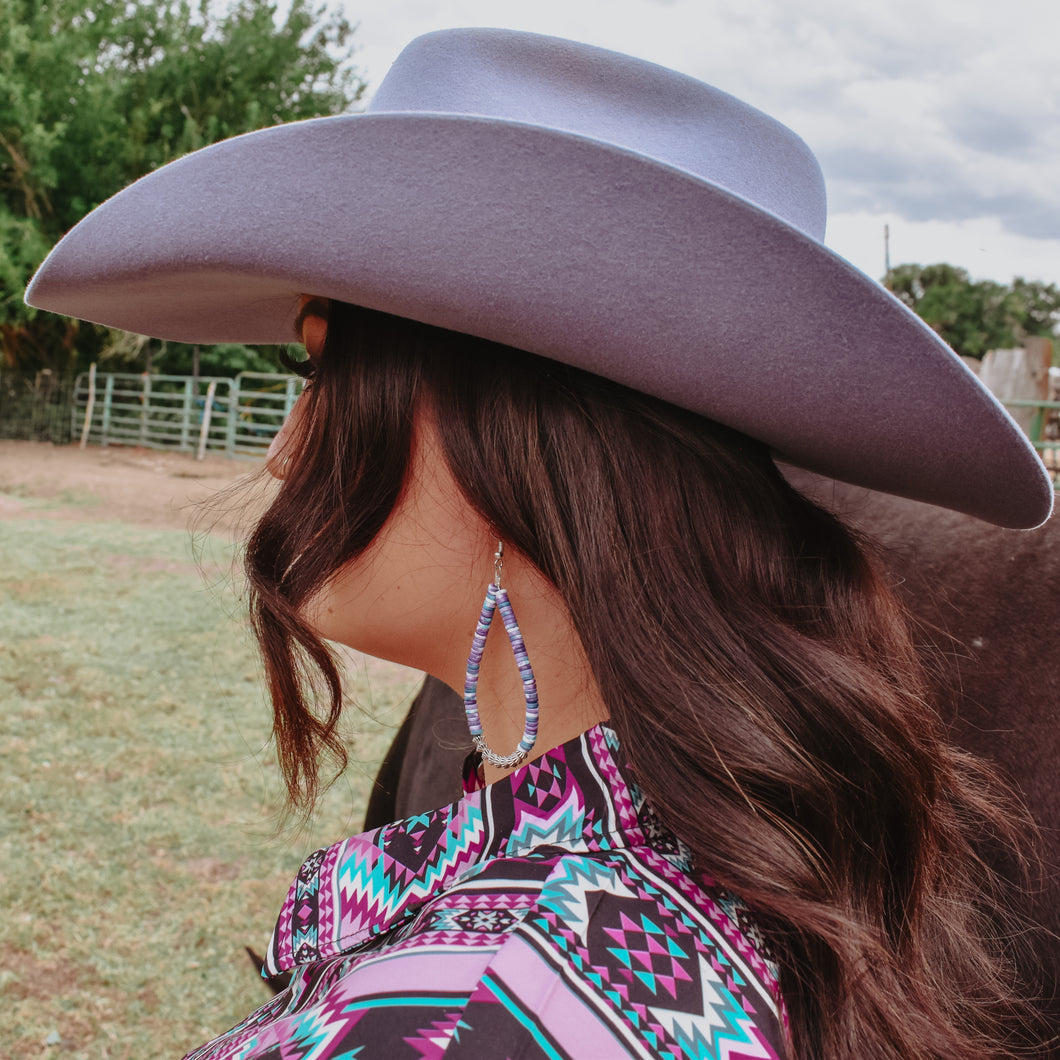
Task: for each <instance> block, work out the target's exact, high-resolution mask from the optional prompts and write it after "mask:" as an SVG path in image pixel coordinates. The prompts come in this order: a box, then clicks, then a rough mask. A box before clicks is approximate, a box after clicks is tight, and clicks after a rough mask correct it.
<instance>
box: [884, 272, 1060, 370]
mask: <svg viewBox="0 0 1060 1060" xmlns="http://www.w3.org/2000/svg"><path fill="white" fill-rule="evenodd" d="M884 283H885V285H886V286H887V287H888V289H889V290H890V291H892V292H893V293H894V294H895V295H896V296H897V297H898V298H900V299H901V300H902V301H903V302H904V303H905V304H906V305H907V306H909V308H910V309H912V310H913V312H915V313H916V314H917V315H918V316H919V317H920V318H921V319H922V320H924V321H925V323H927V324H928V325H930V326H931V327H932V328H933V329H934V330H935V331H937V332H938V333H939V335H941V336H942V338H943V339H945V340H946V342H948V343H949V344H950V345H951V346H952V347H953V348H954V349H955V350H956V351H957V352H958V353H962V354H965V355H967V356H970V357H982V356H983V354H984V353H986V352H987V351H988V350H996V349H1003V348H1006V347H1010V346H1018V345H1019V344H1020V342H1022V341H1023V339H1024V338H1025V337H1026V336H1028V335H1046V336H1053V337H1055V336H1056V334H1057V329H1058V326H1060V289H1058V288H1057V287H1056V285H1055V284H1046V283H1040V282H1038V281H1029V280H1024V279H1023V278H1022V277H1019V276H1018V277H1016V279H1015V280H1013V281H1012V283H1011V284H1010V285H1008V286H1006V285H1005V284H1000V283H996V282H994V281H993V280H973V279H972V278H971V277H970V276H969V275H968V273H967V272H966V271H965V270H964V269H961V268H958V267H956V266H955V265H947V264H945V263H940V264H936V265H899V266H897V267H896V268H894V269H892V270H891V271H890V273H888V275H887V276H886V278H885V280H884Z"/></svg>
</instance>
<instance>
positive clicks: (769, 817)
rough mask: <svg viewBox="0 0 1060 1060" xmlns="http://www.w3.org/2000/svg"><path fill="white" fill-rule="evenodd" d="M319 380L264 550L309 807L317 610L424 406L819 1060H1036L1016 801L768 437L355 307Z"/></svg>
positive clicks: (265, 584) (797, 1041)
mask: <svg viewBox="0 0 1060 1060" xmlns="http://www.w3.org/2000/svg"><path fill="white" fill-rule="evenodd" d="M313 375H314V378H313V381H312V386H311V389H310V393H309V395H308V397H307V398H306V399H305V400H306V401H307V406H308V407H307V409H306V416H305V419H304V429H303V431H302V434H301V436H300V438H299V440H298V444H297V446H295V447H292V450H291V455H292V459H291V463H290V465H289V467H288V470H287V477H286V480H285V481H284V483H283V485H282V487H281V489H280V491H279V493H278V495H277V498H276V500H275V502H274V503H273V505H272V507H271V508H270V510H269V511H268V512H267V514H266V515H265V516H264V517H263V518H262V519H261V521H260V523H259V525H258V527H257V529H256V531H255V532H254V534H253V536H252V538H251V540H250V542H249V544H248V547H247V552H246V569H247V572H248V575H249V579H250V584H251V592H252V601H251V603H252V615H253V622H254V627H255V630H256V633H257V636H258V638H259V641H260V644H261V650H262V654H263V657H264V660H265V665H266V670H267V676H268V682H269V688H270V692H271V696H272V702H273V706H274V711H275V737H276V742H277V745H278V750H279V757H280V762H281V765H282V769H283V772H284V775H285V777H286V780H287V784H288V792H289V796H290V800H291V803H292V804H293V805H295V806H302V807H304V806H306V805H309V804H311V803H312V801H313V799H314V798H315V796H316V794H317V793H318V790H319V784H320V780H319V778H320V776H321V770H322V765H323V763H324V762H325V760H327V759H331V760H332V762H333V763H337V765H338V766H339V767H341V766H342V765H343V764H344V763H345V753H344V751H343V747H342V743H341V740H340V739H339V736H338V734H337V730H336V724H337V722H338V720H339V715H340V712H341V709H342V696H341V687H340V678H339V673H338V670H337V668H336V666H335V664H334V662H333V660H332V658H331V655H330V653H329V649H328V647H327V646H326V645H325V644H324V643H323V642H322V641H321V640H320V639H319V638H317V637H316V636H315V635H314V633H313V632H312V630H310V629H309V628H307V627H306V625H305V624H304V623H303V621H302V620H301V619H300V617H299V607H300V605H301V604H302V603H303V602H304V601H305V600H306V599H307V598H308V597H309V596H310V595H311V594H312V593H313V592H314V591H315V590H317V589H319V588H320V587H321V586H322V585H323V584H324V583H325V582H326V581H327V579H328V578H329V576H330V575H332V574H333V573H334V572H335V571H336V570H338V569H339V568H340V567H341V566H342V565H343V564H345V563H347V562H348V561H350V560H352V559H354V558H356V557H357V556H358V555H360V554H361V553H362V552H363V551H364V550H365V549H366V548H367V547H368V545H369V544H370V542H371V541H372V539H373V538H374V537H375V535H376V534H377V533H378V532H379V530H380V529H381V527H382V526H383V524H384V523H385V522H386V520H387V518H388V516H389V514H390V512H391V511H392V509H393V508H394V505H395V503H396V501H397V499H398V497H399V496H400V494H401V491H402V488H403V484H404V481H405V473H406V468H407V466H408V463H409V455H410V446H411V439H412V429H413V421H414V418H415V417H416V416H417V415H418V414H419V413H421V412H426V413H428V414H430V415H432V416H433V420H434V423H435V424H436V426H437V430H438V432H439V435H440V438H441V441H442V444H443V448H444V453H445V458H446V459H447V461H448V463H449V465H450V468H451V469H452V472H453V474H454V476H455V478H456V481H457V482H458V484H459V486H460V488H461V490H462V491H463V493H464V495H465V496H466V498H467V499H468V501H469V502H470V503H471V504H472V505H473V506H474V508H475V509H476V510H477V511H478V512H479V513H480V515H481V516H482V518H483V519H484V520H486V521H487V522H488V524H489V525H490V526H491V527H492V528H494V530H495V531H496V533H497V534H498V536H500V537H501V538H502V539H503V540H504V542H505V546H506V547H507V548H514V549H517V550H518V551H519V552H520V553H522V555H523V556H524V557H526V559H528V560H529V561H530V562H531V563H533V564H534V565H535V566H536V567H537V568H538V569H539V570H540V571H541V572H542V574H544V576H545V577H546V578H547V579H548V580H549V581H550V582H551V583H552V584H553V585H554V586H555V587H556V588H557V589H558V591H559V592H560V594H561V595H562V597H563V600H564V601H565V603H566V606H567V608H568V609H569V611H570V614H571V617H572V619H573V622H574V626H575V628H576V630H577V632H578V635H579V636H580V637H581V640H582V643H583V645H584V648H585V651H586V653H587V656H588V659H589V662H590V665H591V666H592V670H593V673H594V675H595V677H596V680H597V682H598V684H599V687H600V691H601V693H602V695H603V699H604V701H605V703H606V704H607V706H608V708H609V710H610V718H611V721H610V724H611V725H612V726H613V727H614V729H615V730H616V731H617V733H618V735H619V738H620V740H621V744H622V748H623V751H624V753H625V754H626V756H627V757H628V762H629V765H630V767H631V769H632V770H633V772H634V774H635V776H636V778H637V783H638V784H639V785H640V786H641V788H642V789H643V791H644V793H645V794H646V796H647V798H648V799H649V801H650V803H651V804H652V805H653V806H654V808H655V810H656V812H657V813H658V814H659V815H660V816H661V817H662V818H663V819H664V820H665V821H666V822H667V823H668V824H669V826H670V827H671V828H673V830H674V831H675V832H677V833H678V834H679V835H680V836H681V838H682V839H684V840H685V842H686V843H688V844H689V846H690V847H691V849H692V850H693V852H694V853H695V856H696V859H697V864H698V865H700V866H701V867H702V868H703V869H704V870H705V871H709V873H710V875H711V876H713V877H714V878H715V879H716V880H717V881H718V882H719V883H720V884H722V885H723V886H724V887H726V888H728V889H730V890H731V891H732V892H733V893H735V894H738V895H740V896H741V897H742V898H743V900H744V901H745V902H746V903H747V904H748V906H749V907H750V908H751V909H752V910H753V911H754V913H755V915H756V917H757V919H758V921H759V923H760V924H761V926H762V928H763V930H764V931H765V932H766V934H767V936H768V937H769V939H770V942H771V945H772V946H773V948H774V950H775V952H776V955H777V957H778V961H779V965H780V969H781V985H782V990H783V994H784V998H785V1001H786V1004H787V1007H788V1010H789V1014H790V1020H791V1039H792V1050H791V1052H792V1057H795V1058H798V1060H817V1058H822V1060H840V1058H842V1060H892V1058H893V1060H898V1058H901V1060H912V1058H914V1057H915V1058H918V1060H923V1058H933V1060H957V1058H959V1060H985V1058H987V1057H993V1058H996V1057H1007V1056H1014V1055H1024V1053H1025V1052H1028V1051H1031V1049H1032V1046H1031V1045H1030V1044H1029V1043H1030V1042H1031V1040H1032V1032H1031V1031H1030V1030H1029V1029H1028V1027H1029V1018H1030V1017H1029V1009H1028V1008H1027V1006H1026V1005H1025V1004H1024V1003H1023V1002H1022V1001H1021V996H1020V992H1019V989H1018V987H1017V985H1016V977H1015V974H1014V972H1013V953H1012V952H1011V947H1012V946H1013V942H1012V938H1011V937H1010V936H1009V935H1007V934H1006V932H1005V930H1004V929H1003V927H1002V923H1001V920H1000V919H999V916H1000V914H999V906H1000V904H1001V902H1002V900H1003V899H1002V896H1001V890H1000V888H1001V886H1002V885H1001V883H1000V881H999V880H998V878H997V877H996V876H995V875H994V874H993V873H992V872H991V871H990V869H988V868H987V866H986V865H985V864H984V863H983V861H982V860H981V858H980V856H979V854H978V852H977V851H978V847H977V843H978V842H979V840H980V839H981V838H982V837H989V838H990V839H991V840H992V841H997V840H998V839H999V838H1000V839H1001V840H1004V841H1008V840H1010V839H1012V838H1013V837H1014V835H1015V831H1014V825H1013V820H1014V817H1013V816H1012V814H1011V812H1010V804H1009V800H1008V799H1007V797H1006V795H1005V794H1004V792H1003V791H1001V789H1000V788H999V787H998V785H997V783H996V782H995V779H994V778H993V776H992V775H991V774H990V773H989V771H988V770H987V769H986V768H985V767H983V766H982V765H980V764H978V763H977V762H975V761H974V760H972V759H970V758H969V757H967V756H966V755H964V754H962V753H960V752H958V751H956V750H955V749H953V748H951V747H949V746H947V745H946V744H945V743H944V742H943V740H942V738H941V725H940V722H939V719H938V717H937V716H936V713H935V711H934V710H933V707H932V703H931V702H930V699H929V693H928V691H927V682H926V681H925V677H924V673H923V670H922V665H921V663H920V661H919V660H918V656H917V653H916V651H915V650H914V647H913V643H912V640H911V637H910V633H909V630H908V627H907V622H906V619H905V616H904V615H903V613H902V610H901V608H900V607H899V605H898V604H897V602H896V600H895V597H894V596H893V594H892V592H891V590H890V588H889V587H888V585H887V583H886V580H885V578H884V577H883V575H882V574H881V571H880V568H879V567H878V565H877V564H876V563H875V561H874V560H873V559H872V558H871V553H870V551H869V550H868V549H867V548H866V547H865V544H864V542H862V541H859V540H858V539H857V537H856V536H855V535H854V534H852V533H851V531H850V530H848V529H847V528H845V527H844V526H843V525H842V524H841V523H840V522H839V521H837V520H836V519H835V518H834V517H833V516H832V515H830V514H829V513H827V512H826V511H824V510H822V509H821V508H819V507H817V506H815V505H814V504H812V503H811V502H810V501H808V500H807V499H806V498H805V497H803V496H802V495H801V494H800V493H798V492H796V491H795V490H794V489H793V488H792V487H791V486H790V485H789V484H788V483H787V481H786V480H785V479H784V478H783V476H782V475H781V474H780V473H779V472H778V470H777V468H776V466H775V465H774V463H773V461H772V459H771V457H770V455H769V453H768V452H767V451H766V449H765V447H764V446H763V445H762V444H760V443H759V442H756V441H754V440H753V439H750V438H748V437H746V436H744V435H742V434H740V433H738V432H736V431H733V430H731V429H729V428H727V427H724V426H721V425H719V424H717V423H713V422H711V421H708V420H705V419H703V418H702V417H700V416H697V415H695V414H693V413H690V412H686V411H684V410H682V409H679V408H677V407H675V406H673V405H670V404H667V403H666V402H663V401H659V400H656V399H654V398H651V397H648V396H645V395H643V394H640V393H637V392H634V391H631V390H629V389H626V388H624V387H622V386H620V385H618V384H616V383H612V382H609V381H607V380H604V379H601V378H599V377H597V376H593V375H590V374H587V373H585V372H582V371H579V370H577V369H574V368H570V367H567V366H564V365H561V364H557V363H554V362H551V361H548V360H546V359H543V358H540V357H536V356H533V355H530V354H527V353H524V352H521V351H518V350H513V349H509V348H506V347H502V346H498V345H496V344H493V343H489V342H486V341H482V340H478V339H474V338H469V337H467V336H465V335H461V334H457V333H454V332H449V331H445V330H442V329H438V328H433V327H429V326H426V325H422V324H417V323H414V322H412V321H408V320H405V319H402V318H398V317H393V316H388V315H386V314H382V313H377V312H372V311H368V310H364V309H359V308H356V307H352V306H347V305H342V304H334V305H333V306H332V308H331V313H330V321H329V328H328V337H327V341H326V344H325V347H324V351H323V355H322V357H321V358H320V361H319V364H318V365H317V367H316V368H315V369H314V370H313ZM314 688H315V689H316V692H313V689H314ZM542 709H543V710H548V709H549V706H548V704H547V703H546V704H542Z"/></svg>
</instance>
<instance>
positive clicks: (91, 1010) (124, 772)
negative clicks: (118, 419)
mask: <svg viewBox="0 0 1060 1060" xmlns="http://www.w3.org/2000/svg"><path fill="white" fill-rule="evenodd" d="M34 507H35V508H37V509H41V508H42V506H40V505H34ZM33 514H34V515H37V514H38V512H37V511H34V513H33ZM39 515H40V517H39V518H36V517H34V518H31V519H15V520H11V521H8V522H0V555H2V557H3V563H2V565H0V707H2V709H0V761H2V763H3V765H2V768H0V821H2V829H0V1056H2V1057H4V1058H10V1060H18V1058H22V1057H39V1056H53V1055H54V1056H56V1057H59V1056H63V1057H67V1056H69V1057H85V1058H92V1060H97V1058H126V1057H128V1058H133V1057H135V1058H143V1057H155V1056H158V1057H176V1056H180V1055H182V1053H183V1052H184V1051H185V1050H187V1049H189V1048H191V1047H193V1046H196V1045H199V1044H201V1043H202V1042H203V1041H205V1040H206V1039H207V1038H208V1037H211V1036H212V1035H214V1034H217V1033H219V1032H220V1031H222V1030H225V1029H227V1028H228V1027H229V1026H230V1025H231V1024H232V1023H234V1022H235V1021H236V1020H238V1019H240V1018H241V1017H242V1016H244V1015H245V1014H246V1013H247V1012H249V1011H250V1010H251V1009H252V1008H254V1007H256V1006H257V1005H258V1004H260V1003H262V1002H264V1001H265V1000H266V999H267V996H268V995H267V992H266V988H265V986H264V984H262V983H261V981H260V980H258V979H257V978H256V977H255V974H254V972H253V970H252V968H251V967H250V963H249V961H248V960H247V958H246V956H245V954H244V952H243V946H244V945H248V944H249V945H253V946H254V947H255V948H257V949H259V950H261V949H262V948H263V947H264V944H265V942H266V940H267V938H268V935H269V932H270V931H271V928H272V924H273V921H274V918H275V916H276V913H277V912H278V910H279V906H280V903H281V901H282V900H283V897H284V894H285V893H286V890H287V887H288V885H289V883H290V882H291V880H292V879H293V876H294V873H295V872H296V871H297V868H298V865H299V864H300V863H301V861H302V859H303V858H304V857H305V855H306V854H307V853H308V852H309V851H310V850H311V849H313V848H314V847H316V846H320V845H324V844H327V843H330V842H332V841H334V840H335V839H338V838H341V837H342V836H344V835H347V834H349V833H350V832H351V831H356V830H358V829H359V827H360V821H361V817H362V815H363V812H364V807H365V803H366V798H367V792H368V789H369V785H370V779H371V777H372V776H373V775H374V771H375V764H376V763H377V761H378V760H379V757H380V756H381V754H382V753H383V751H384V750H385V749H386V747H387V746H388V744H389V741H390V738H391V736H392V734H393V726H394V725H395V724H396V723H397V722H398V721H399V720H400V718H401V717H402V716H403V714H404V710H405V708H406V706H407V703H408V700H409V697H410V696H411V694H412V693H413V692H414V691H415V689H416V687H417V685H418V681H417V679H416V678H415V676H414V675H410V674H409V672H408V671H398V670H396V669H395V668H390V667H387V666H384V665H383V664H374V665H373V666H371V667H370V669H369V670H368V671H367V672H362V673H360V674H355V675H353V679H352V681H351V693H352V697H353V698H354V699H355V700H356V701H357V702H358V703H362V704H363V703H366V702H370V703H371V704H372V707H373V712H374V714H375V715H376V720H373V718H371V717H368V716H366V715H365V714H364V713H363V712H362V711H359V710H357V709H351V710H350V711H349V712H348V716H349V718H350V724H351V727H352V729H353V730H355V731H351V732H350V733H348V735H347V738H348V740H349V743H350V745H351V752H352V759H353V763H354V764H353V765H351V767H350V769H348V770H347V772H346V774H345V775H344V776H343V778H342V779H341V780H340V781H339V782H338V783H337V784H336V785H335V786H334V787H333V788H332V790H331V791H330V792H329V794H328V796H327V797H326V799H325V800H324V802H323V803H322V805H321V806H320V808H319V809H318V811H317V813H316V814H315V815H314V818H313V821H312V822H311V823H310V825H309V826H308V828H307V829H305V830H303V831H301V832H298V833H292V832H288V833H286V834H283V835H278V834H277V832H276V827H277V820H278V816H277V815H278V811H279V809H280V806H281V801H282V800H281V785H280V782H279V778H278V771H277V769H276V767H275V764H274V761H273V757H272V753H271V748H270V747H269V746H268V743H267V742H268V735H269V710H268V707H267V706H266V703H265V698H264V694H263V691H262V688H261V686H260V683H259V677H258V672H259V663H258V660H257V658H256V655H255V652H254V649H253V646H252V644H251V642H250V638H249V636H248V634H247V631H246V626H245V621H244V620H243V618H242V617H241V614H240V608H239V604H238V602H237V601H236V599H235V596H234V593H232V592H231V591H230V590H229V591H227V592H226V591H225V589H224V585H225V583H226V582H229V581H231V580H232V579H231V578H230V577H229V576H228V569H229V564H230V559H231V557H230V555H229V554H228V546H226V545H224V544H223V543H221V542H220V541H219V540H218V539H209V541H208V542H207V545H208V547H207V552H208V554H209V560H208V564H207V569H208V570H210V571H211V575H210V578H211V580H212V581H213V582H214V584H213V586H212V587H207V586H206V585H204V583H203V579H202V578H201V576H200V574H199V571H198V569H197V568H196V565H195V562H194V559H193V557H192V555H191V549H190V547H189V539H188V536H187V535H186V534H183V533H179V532H176V531H158V530H144V529H139V528H134V527H130V526H127V525H124V524H120V523H100V522H87V521H86V522H83V523H82V522H77V521H71V520H70V519H69V518H63V519H57V518H50V517H49V515H48V512H47V511H45V510H39Z"/></svg>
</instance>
